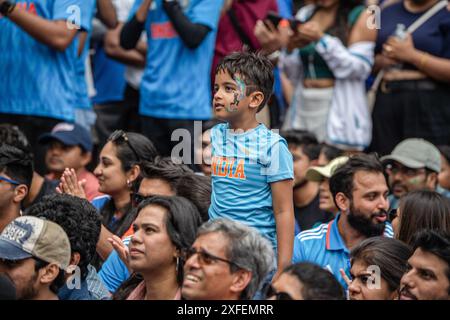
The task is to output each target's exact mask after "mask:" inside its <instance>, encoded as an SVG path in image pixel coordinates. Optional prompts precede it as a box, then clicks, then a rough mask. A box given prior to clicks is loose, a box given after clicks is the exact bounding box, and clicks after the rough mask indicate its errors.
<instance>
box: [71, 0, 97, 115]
mask: <svg viewBox="0 0 450 320" xmlns="http://www.w3.org/2000/svg"><path fill="white" fill-rule="evenodd" d="M83 4H84V6H85V7H84V8H85V9H84V10H83V15H81V17H80V18H81V19H82V22H81V25H84V26H86V29H83V31H85V32H87V37H86V41H85V43H84V47H83V50H82V52H81V55H80V56H79V57H78V58H77V59H76V61H75V77H76V81H75V89H76V90H75V107H76V108H79V109H91V107H92V103H91V100H90V99H89V93H88V87H87V83H86V59H87V57H88V54H89V42H90V39H91V31H92V19H93V18H94V13H95V4H96V0H85V1H84V2H83ZM78 37H79V35H78Z"/></svg>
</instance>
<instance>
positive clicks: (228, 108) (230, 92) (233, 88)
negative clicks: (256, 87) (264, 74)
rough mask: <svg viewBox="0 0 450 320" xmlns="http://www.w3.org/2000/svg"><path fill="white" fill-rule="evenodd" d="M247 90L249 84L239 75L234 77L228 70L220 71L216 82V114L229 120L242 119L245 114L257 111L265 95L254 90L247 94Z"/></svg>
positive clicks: (214, 104)
mask: <svg viewBox="0 0 450 320" xmlns="http://www.w3.org/2000/svg"><path fill="white" fill-rule="evenodd" d="M246 92H247V86H246V85H245V82H244V81H243V80H242V78H240V76H239V75H236V76H235V79H233V78H232V77H231V76H230V74H229V73H228V72H227V71H223V70H222V71H219V72H218V73H217V74H216V79H215V82H214V100H213V107H214V113H215V116H216V117H217V118H218V119H220V120H225V121H228V120H234V119H241V118H242V117H243V115H246V114H253V113H254V112H256V110H257V109H258V106H259V105H260V104H261V103H262V100H263V99H264V95H263V94H262V93H261V92H253V93H252V94H250V95H248V96H247V94H246ZM261 96H262V99H261ZM259 100H261V101H259ZM258 101H259V103H258Z"/></svg>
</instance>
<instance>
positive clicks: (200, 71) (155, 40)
mask: <svg viewBox="0 0 450 320" xmlns="http://www.w3.org/2000/svg"><path fill="white" fill-rule="evenodd" d="M141 3H142V0H136V2H135V3H134V6H133V9H132V10H131V15H134V14H135V13H136V11H137V9H138V8H139V6H140V5H141ZM180 3H181V5H182V6H183V11H184V13H185V15H186V16H187V18H188V19H189V20H190V21H191V22H193V23H198V24H202V25H205V26H207V27H209V28H210V29H211V31H210V32H209V33H208V35H207V36H206V37H205V39H204V40H203V41H202V43H201V44H200V45H199V46H198V47H197V48H195V49H189V48H188V47H187V46H186V45H185V44H184V43H183V41H182V40H181V38H180V37H179V35H178V34H177V32H176V31H175V29H174V27H173V25H172V23H171V22H170V20H169V18H168V16H167V15H166V12H165V10H164V9H163V7H162V0H154V1H153V3H152V5H151V8H150V11H149V13H148V16H147V20H146V21H145V31H146V32H147V37H148V51H147V64H146V67H145V71H144V76H143V79H142V83H141V88H140V91H141V92H140V94H141V95H140V96H141V98H140V107H139V113H140V114H141V115H144V116H151V117H156V118H166V119H169V118H170V119H192V120H194V119H198V120H205V119H210V118H211V115H212V111H211V109H212V108H211V86H210V69H211V64H212V58H213V54H214V46H215V39H216V33H217V25H218V21H219V15H220V10H221V8H222V4H223V0H214V1H212V0H190V1H188V0H184V1H180Z"/></svg>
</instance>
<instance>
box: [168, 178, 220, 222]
mask: <svg viewBox="0 0 450 320" xmlns="http://www.w3.org/2000/svg"><path fill="white" fill-rule="evenodd" d="M211 190H212V189H211V178H210V177H206V176H201V175H198V174H193V173H191V174H186V175H184V176H183V177H181V179H180V180H179V181H178V184H177V186H176V192H177V195H178V196H180V197H184V198H186V199H188V200H189V201H191V202H192V203H193V204H194V205H195V206H196V207H197V209H198V211H199V212H200V216H201V217H202V220H203V222H206V221H208V219H209V215H208V209H209V207H210V205H211Z"/></svg>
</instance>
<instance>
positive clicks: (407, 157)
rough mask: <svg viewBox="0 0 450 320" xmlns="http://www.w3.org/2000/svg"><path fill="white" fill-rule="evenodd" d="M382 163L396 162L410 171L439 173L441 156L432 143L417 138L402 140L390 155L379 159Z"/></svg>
mask: <svg viewBox="0 0 450 320" xmlns="http://www.w3.org/2000/svg"><path fill="white" fill-rule="evenodd" d="M380 160H381V161H382V162H383V163H386V162H388V161H397V162H399V163H401V164H402V165H404V166H405V167H408V168H411V169H420V168H428V169H430V170H432V171H435V172H440V171H441V154H440V153H439V150H438V148H436V147H435V146H434V145H433V144H432V143H430V142H428V141H426V140H424V139H419V138H410V139H406V140H403V141H402V142H400V143H399V144H398V145H396V146H395V148H394V150H393V151H392V153H391V154H390V155H387V156H384V157H381V159H380Z"/></svg>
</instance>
